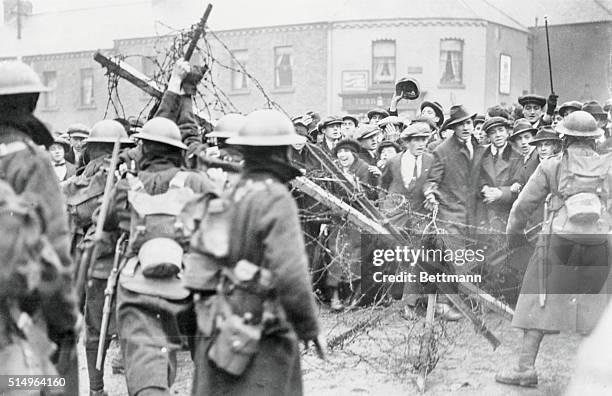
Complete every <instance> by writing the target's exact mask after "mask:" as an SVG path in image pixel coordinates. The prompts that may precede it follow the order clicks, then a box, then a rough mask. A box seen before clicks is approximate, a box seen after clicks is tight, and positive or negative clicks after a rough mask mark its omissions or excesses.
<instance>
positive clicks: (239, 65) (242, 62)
mask: <svg viewBox="0 0 612 396" xmlns="http://www.w3.org/2000/svg"><path fill="white" fill-rule="evenodd" d="M232 54H233V55H234V57H233V58H232V90H234V91H240V90H245V89H248V88H249V78H248V77H247V75H246V74H245V73H244V72H243V71H242V69H243V68H244V69H246V68H247V64H248V62H249V53H248V51H247V50H234V51H232ZM290 60H291V59H290ZM289 73H291V67H290V68H289ZM289 79H290V81H291V76H290V77H289ZM277 81H278V80H277ZM277 86H278V85H277Z"/></svg>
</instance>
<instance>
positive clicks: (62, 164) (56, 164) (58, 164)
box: [53, 162, 66, 167]
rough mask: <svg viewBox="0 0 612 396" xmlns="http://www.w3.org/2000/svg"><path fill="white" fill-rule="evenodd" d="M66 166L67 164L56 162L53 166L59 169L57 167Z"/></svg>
mask: <svg viewBox="0 0 612 396" xmlns="http://www.w3.org/2000/svg"><path fill="white" fill-rule="evenodd" d="M64 165H66V163H65V162H55V163H54V164H53V166H56V167H57V166H64Z"/></svg>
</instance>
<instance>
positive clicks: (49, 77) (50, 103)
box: [43, 71, 57, 109]
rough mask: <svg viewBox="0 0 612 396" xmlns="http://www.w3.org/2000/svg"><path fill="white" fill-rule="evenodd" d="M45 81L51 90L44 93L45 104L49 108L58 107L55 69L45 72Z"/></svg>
mask: <svg viewBox="0 0 612 396" xmlns="http://www.w3.org/2000/svg"><path fill="white" fill-rule="evenodd" d="M43 81H44V84H45V86H46V87H47V88H49V91H47V92H45V93H44V104H45V108H47V109H54V108H56V107H57V95H56V90H57V73H56V72H54V71H46V72H43Z"/></svg>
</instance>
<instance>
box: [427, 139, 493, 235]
mask: <svg viewBox="0 0 612 396" xmlns="http://www.w3.org/2000/svg"><path fill="white" fill-rule="evenodd" d="M472 147H473V150H474V152H473V157H472V159H470V155H469V151H468V149H467V147H466V146H465V144H464V143H463V142H462V141H461V140H460V139H459V138H457V137H456V136H455V135H453V136H451V137H449V138H448V139H446V140H444V142H442V143H441V144H440V145H439V146H438V147H437V148H436V149H435V151H434V152H433V156H434V161H433V164H432V166H431V169H430V170H429V174H428V175H427V179H426V181H425V184H424V185H423V193H424V195H427V194H429V193H430V192H433V193H434V194H435V195H436V198H437V199H438V201H439V202H440V206H439V209H438V210H439V212H438V218H439V220H441V221H449V222H454V223H457V224H452V223H446V224H442V225H441V226H442V227H444V228H445V229H446V231H447V232H448V233H449V234H452V235H459V234H463V233H464V232H465V227H464V226H462V225H463V224H465V225H473V224H474V222H475V215H476V198H477V194H478V191H477V190H476V187H477V182H478V176H479V175H480V166H481V160H482V155H483V153H484V148H483V147H481V146H479V145H478V143H477V142H476V140H475V139H472Z"/></svg>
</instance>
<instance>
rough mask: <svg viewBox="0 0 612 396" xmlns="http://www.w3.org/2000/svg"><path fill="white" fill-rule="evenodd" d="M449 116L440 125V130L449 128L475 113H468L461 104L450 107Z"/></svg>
mask: <svg viewBox="0 0 612 396" xmlns="http://www.w3.org/2000/svg"><path fill="white" fill-rule="evenodd" d="M449 112H450V117H449V118H448V120H446V121H445V122H444V125H442V128H440V129H442V130H444V129H451V128H452V127H453V126H455V125H457V124H461V123H462V122H463V121H465V120H467V119H470V118H474V117H476V113H468V111H467V110H466V108H465V107H464V106H463V105H455V106H452V107H451V108H450V111H449Z"/></svg>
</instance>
